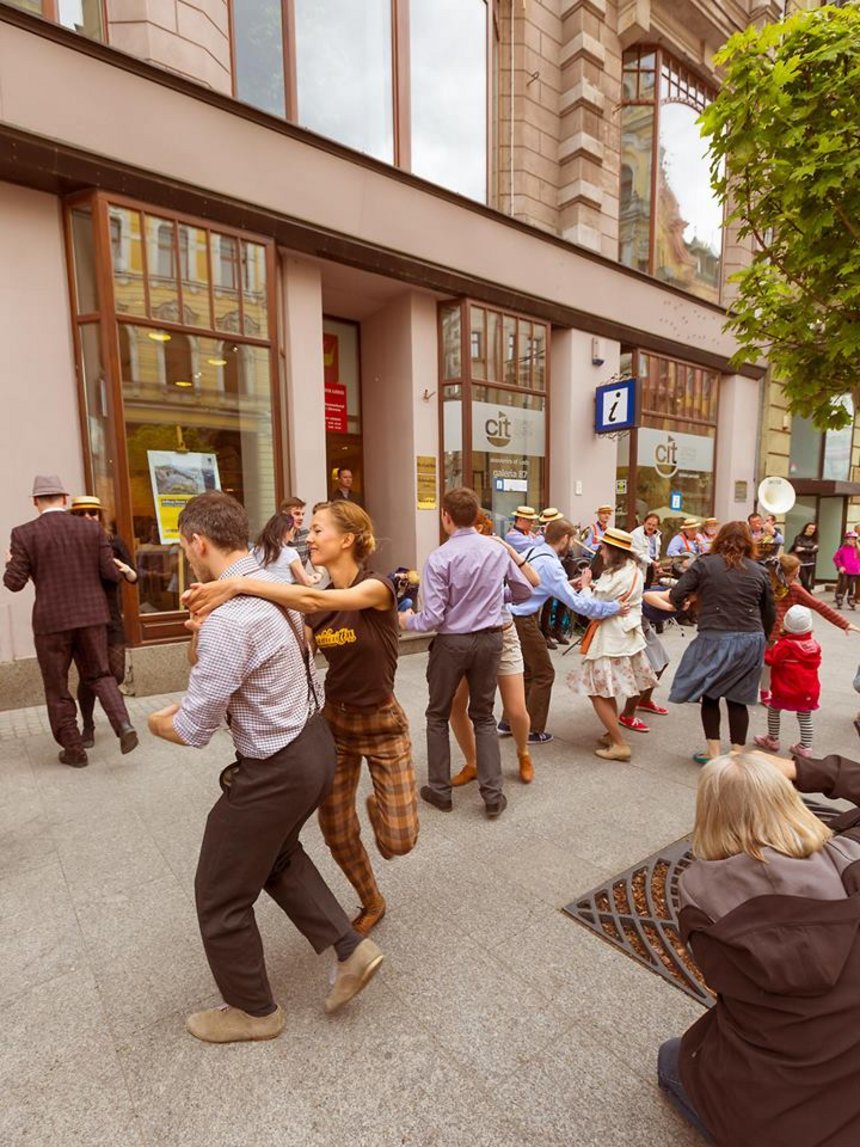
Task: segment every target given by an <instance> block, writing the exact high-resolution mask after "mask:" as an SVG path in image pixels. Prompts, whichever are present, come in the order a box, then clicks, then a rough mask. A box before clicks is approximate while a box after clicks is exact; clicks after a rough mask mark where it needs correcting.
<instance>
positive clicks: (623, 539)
mask: <svg viewBox="0 0 860 1147" xmlns="http://www.w3.org/2000/svg"><path fill="white" fill-rule="evenodd" d="M600 540H601V542H603V543H604V545H607V546H615V548H616V549H617V550H626V551H627V553H631V552H632V550H633V538H632V536H631V535H630V534H628V533H627V531H626V530H619V529H616V527H615V526H610V527H609V529H608V530H607V531H606V533H605V534H604V535H603V537H602V538H601V539H600Z"/></svg>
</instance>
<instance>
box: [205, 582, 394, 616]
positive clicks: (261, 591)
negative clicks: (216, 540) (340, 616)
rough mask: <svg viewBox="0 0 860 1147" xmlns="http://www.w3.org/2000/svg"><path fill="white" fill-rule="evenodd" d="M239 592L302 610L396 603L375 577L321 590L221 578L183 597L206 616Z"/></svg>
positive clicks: (384, 607)
mask: <svg viewBox="0 0 860 1147" xmlns="http://www.w3.org/2000/svg"><path fill="white" fill-rule="evenodd" d="M238 594H247V595H249V596H251V597H262V598H265V600H266V601H271V602H274V603H275V605H280V606H283V607H284V608H286V609H295V610H298V611H299V613H315V612H316V611H317V610H319V609H326V610H332V609H345V610H351V609H354V610H359V609H390V608H391V604H392V596H391V588H390V586H389V585H388V584H387V583H386V582H383V581H380V580H379V579H378V578H375V577H374V578H366V579H365V580H364V581H362V582H359V584H358V585H355V586H351V587H350V588H349V589H317V588H316V587H315V586H304V585H290V584H289V583H288V582H283V581H267V580H263V579H257V578H253V577H230V578H219V579H218V581H210V582H206V583H205V584H203V583H200V582H195V584H194V585H192V586H191V588H190V589H187V590H186V591H185V593H184V594H183V596H182V600H183V603H184V604H185V605H186V606H187V607H188V609H190V610H191V612H192V613H195V614H199V615H200V616H201V617H203V616H205V615H206V614H207V613H211V612H212V610H213V609H217V608H218V606H219V605H223V604H224V602H225V601H229V600H230V599H231V598H233V597H236V596H237V595H238Z"/></svg>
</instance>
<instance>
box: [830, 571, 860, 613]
mask: <svg viewBox="0 0 860 1147" xmlns="http://www.w3.org/2000/svg"><path fill="white" fill-rule="evenodd" d="M846 591H847V593H848V604H849V605H852V604H853V602H854V598H855V596H856V592H857V574H849V573H841V574H840V575H839V577H838V578H837V581H836V594H835V597H836V604H837V605H841V604H842V598H843V597H844V596H845V594H846Z"/></svg>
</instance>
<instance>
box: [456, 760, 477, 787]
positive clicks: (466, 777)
mask: <svg viewBox="0 0 860 1147" xmlns="http://www.w3.org/2000/svg"><path fill="white" fill-rule="evenodd" d="M477 775H478V770H477V769H476V768H475V766H474V765H463V767H462V769H460V771H459V773H457V775H456V776H455V777H451V784H452V785H457V786H459V785H468V784H469V783H470V782H471V781H473V780H474V779H475V777H477Z"/></svg>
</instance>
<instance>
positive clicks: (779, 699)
mask: <svg viewBox="0 0 860 1147" xmlns="http://www.w3.org/2000/svg"><path fill="white" fill-rule="evenodd" d="M782 626H783V632H782V635H781V636H780V637H779V638H778V639H777V641H776V643H775V644H774V645H772V646H771V647H770V649H768V650H767V652H766V653H765V661H766V662H767V663H768V665H770V671H771V678H770V702H769V704H768V709H767V735H766V736H761V737H756V738H755V743H756V744H757V745H758V746H759V747H760V748H762V749H767V750H768V751H769V752H771V753H778V752H779V725H780V717H781V714H782V710H783V709H786V710H788V711H789V712H793V713H797V720H798V723H799V724H800V741H799V742H798V743H797V744H796V745H792V746H791V749H790V750H789V751H790V752H791V753H793V754H794V755H795V756H800V757H809V756H811V755H812V754H811V750H812V712H813V710H814V709H817V708H818V698H819V696H820V694H821V683H820V681H819V679H818V670H819V667H820V665H821V646H820V645H819V644H818V642H817V641H816V640H815V638H814V637H813V636H812V613H811V612H810V610H808V609H807V608H806V606H805V605H793V606H792V607H791V609H789V610H788V612H787V613H786V615H785V617H784V618H783V622H782Z"/></svg>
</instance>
